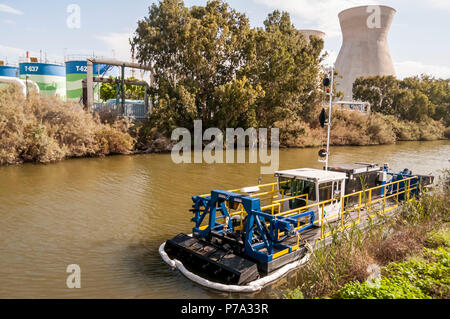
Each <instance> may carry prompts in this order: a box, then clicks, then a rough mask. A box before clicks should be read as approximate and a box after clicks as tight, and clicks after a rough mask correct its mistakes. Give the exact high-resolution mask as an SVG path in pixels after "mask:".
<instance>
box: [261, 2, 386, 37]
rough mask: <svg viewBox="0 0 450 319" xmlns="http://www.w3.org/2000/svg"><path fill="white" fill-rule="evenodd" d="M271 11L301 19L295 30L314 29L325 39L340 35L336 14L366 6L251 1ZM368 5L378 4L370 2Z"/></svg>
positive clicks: (337, 3)
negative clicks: (321, 33) (355, 7)
mask: <svg viewBox="0 0 450 319" xmlns="http://www.w3.org/2000/svg"><path fill="white" fill-rule="evenodd" d="M253 1H254V2H256V3H259V4H263V5H266V6H268V7H271V8H273V9H280V10H283V11H288V12H289V13H290V14H291V16H297V17H299V18H300V19H301V21H300V23H301V25H296V28H298V29H301V28H306V27H307V28H316V29H318V30H320V31H323V32H325V33H326V34H327V37H337V36H340V35H341V29H340V26H339V18H338V14H339V12H341V11H342V10H345V9H348V8H351V7H354V6H359V5H367V1H366V0H253ZM370 4H378V1H371V3H370Z"/></svg>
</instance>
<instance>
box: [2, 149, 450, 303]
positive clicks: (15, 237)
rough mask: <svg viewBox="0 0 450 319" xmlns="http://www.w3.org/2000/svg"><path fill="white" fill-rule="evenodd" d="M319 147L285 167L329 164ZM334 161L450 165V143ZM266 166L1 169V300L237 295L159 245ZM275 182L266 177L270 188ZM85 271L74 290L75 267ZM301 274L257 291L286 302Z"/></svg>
mask: <svg viewBox="0 0 450 319" xmlns="http://www.w3.org/2000/svg"><path fill="white" fill-rule="evenodd" d="M317 151H318V150H317V149H315V148H314V149H290V150H281V151H280V169H291V168H300V167H313V168H321V167H322V164H321V163H318V162H317ZM332 152H333V154H332V157H331V164H337V163H354V162H357V161H364V162H374V163H379V164H382V163H385V162H387V163H389V164H390V166H391V167H392V169H393V170H395V171H398V170H401V169H403V168H406V167H408V168H409V169H412V170H413V172H414V173H417V174H427V173H434V174H436V175H439V174H440V171H441V170H443V169H448V168H450V167H449V159H450V141H437V142H404V143H399V144H397V145H388V146H371V147H333V149H332ZM259 176H260V165H258V164H215V165H208V164H180V165H177V164H174V163H173V162H172V160H171V157H170V154H166V155H138V156H117V157H108V158H101V159H77V160H68V161H65V162H61V163H58V164H53V165H47V166H44V165H31V164H27V165H23V166H15V167H1V168H0V217H1V218H0V298H228V297H230V296H229V295H228V294H223V293H218V292H215V291H211V290H208V289H205V288H202V287H199V286H197V285H196V284H194V283H192V282H190V281H189V280H187V279H186V278H184V277H183V276H182V275H180V274H179V273H178V272H174V271H171V270H170V269H169V268H168V267H167V265H166V264H164V262H163V261H162V260H161V258H160V256H159V254H158V251H157V250H158V247H159V245H160V244H161V243H162V242H164V241H165V240H166V239H168V238H171V237H173V236H174V235H176V234H178V233H180V232H187V233H190V231H191V228H192V224H191V222H190V218H191V217H192V215H191V213H190V212H189V209H190V207H191V196H192V195H198V194H202V193H207V192H209V191H210V190H211V189H218V188H219V189H232V188H238V187H240V186H250V185H255V184H257V181H258V177H259ZM271 181H273V177H271V176H264V177H263V179H262V182H264V183H265V182H271ZM70 264H78V265H79V266H80V268H81V288H80V289H68V288H67V286H66V279H67V276H68V275H69V274H68V273H67V272H66V268H67V266H68V265H70ZM293 276H295V274H292V275H290V276H288V277H286V278H284V279H283V280H281V281H280V282H278V283H277V284H275V285H272V286H270V287H268V288H266V289H264V290H263V291H262V292H260V293H257V294H252V295H248V294H244V295H233V296H232V297H241V298H255V297H257V298H267V297H277V296H280V294H281V293H282V292H283V290H284V289H285V288H287V287H291V286H292V285H293V282H294V281H295V280H294V279H295V278H294V277H293Z"/></svg>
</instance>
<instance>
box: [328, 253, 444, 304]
mask: <svg viewBox="0 0 450 319" xmlns="http://www.w3.org/2000/svg"><path fill="white" fill-rule="evenodd" d="M424 258H425V259H424V260H408V261H406V262H398V263H391V264H389V265H388V266H387V267H385V268H384V269H383V272H384V275H383V277H382V278H381V279H380V280H379V281H378V282H377V283H375V284H373V283H368V282H364V283H360V282H355V281H353V282H350V283H348V284H346V285H345V286H344V287H343V288H342V289H341V290H339V291H338V292H337V293H336V294H335V297H336V298H344V299H431V298H448V297H449V296H450V295H449V285H450V250H449V249H448V248H443V247H439V248H437V249H435V250H430V249H427V248H425V249H424Z"/></svg>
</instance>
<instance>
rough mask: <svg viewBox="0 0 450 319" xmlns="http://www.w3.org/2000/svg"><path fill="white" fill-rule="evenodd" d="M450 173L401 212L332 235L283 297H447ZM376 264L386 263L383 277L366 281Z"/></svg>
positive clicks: (295, 277) (297, 275)
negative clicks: (360, 227) (299, 295)
mask: <svg viewBox="0 0 450 319" xmlns="http://www.w3.org/2000/svg"><path fill="white" fill-rule="evenodd" d="M448 176H449V175H448V173H446V175H445V176H444V180H443V182H441V183H442V185H441V184H439V185H438V186H436V188H435V190H434V191H433V192H424V193H422V194H421V198H420V201H412V202H411V203H404V204H403V205H402V206H401V208H400V211H399V212H396V213H395V214H393V215H389V216H388V215H385V216H382V217H379V218H378V219H377V220H375V222H373V220H370V221H369V224H368V225H367V226H366V227H365V229H364V230H361V229H359V228H357V227H356V226H354V227H351V228H349V229H347V230H344V231H342V232H339V233H336V234H335V235H333V237H332V242H331V243H330V244H329V245H324V244H319V245H317V246H316V247H314V253H313V255H312V256H311V258H310V260H309V262H308V263H306V264H305V265H304V266H303V267H302V268H301V269H300V270H299V271H298V272H297V273H296V274H295V276H293V280H290V285H291V287H290V289H288V290H287V291H285V293H284V294H283V296H284V297H285V298H288V297H289V296H292V298H294V296H295V295H297V293H299V292H302V294H303V295H304V297H305V298H324V297H327V296H332V297H334V298H449V297H450V292H449V287H450V283H449V280H450V278H449V276H450V271H449V270H450V269H448V268H449V254H450V251H449V246H448V234H449V228H448V227H449V224H448V222H446V221H447V220H448V212H449V207H450V203H449V202H450V199H449V198H450V197H449V192H450V188H448V185H449V184H446V182H445V181H447V180H448ZM446 185H447V186H446ZM362 200H363V202H365V201H366V200H367V199H366V198H363V199H362ZM331 231H333V228H331ZM439 246H445V247H441V248H438V247H439ZM424 247H430V248H438V249H436V250H431V249H425V248H424ZM411 256H414V258H411ZM393 262H394V263H393ZM373 264H376V265H379V266H380V267H383V266H384V268H382V269H383V273H382V275H383V276H382V277H381V279H375V280H372V281H371V282H369V283H367V284H366V283H365V282H366V281H367V280H368V276H369V273H368V271H369V266H370V265H373Z"/></svg>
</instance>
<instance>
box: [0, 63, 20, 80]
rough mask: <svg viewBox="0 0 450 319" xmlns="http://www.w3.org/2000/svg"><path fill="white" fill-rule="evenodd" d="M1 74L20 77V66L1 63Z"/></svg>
mask: <svg viewBox="0 0 450 319" xmlns="http://www.w3.org/2000/svg"><path fill="white" fill-rule="evenodd" d="M0 76H7V77H13V78H18V77H19V68H18V67H16V66H9V65H0Z"/></svg>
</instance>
